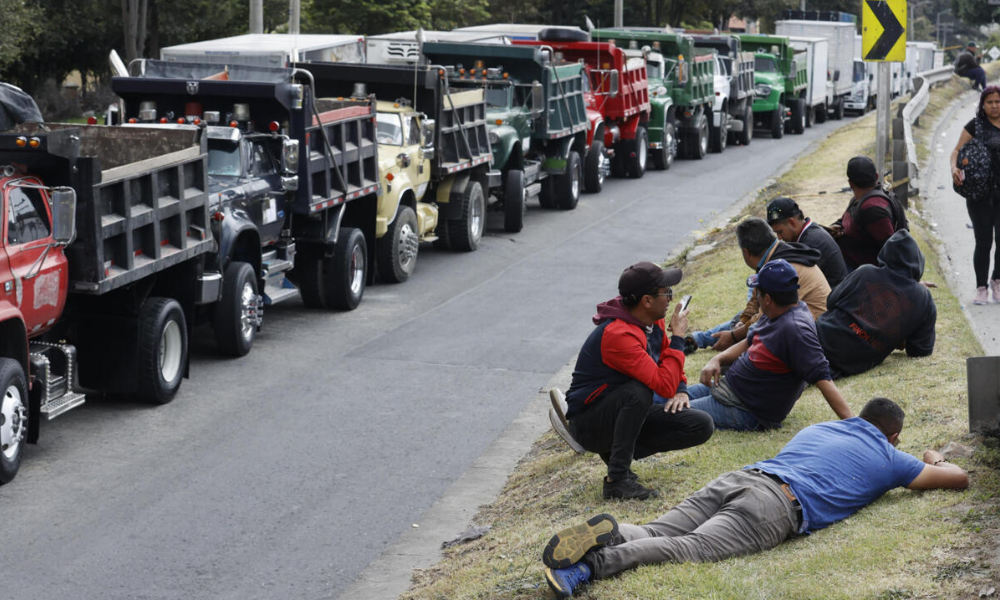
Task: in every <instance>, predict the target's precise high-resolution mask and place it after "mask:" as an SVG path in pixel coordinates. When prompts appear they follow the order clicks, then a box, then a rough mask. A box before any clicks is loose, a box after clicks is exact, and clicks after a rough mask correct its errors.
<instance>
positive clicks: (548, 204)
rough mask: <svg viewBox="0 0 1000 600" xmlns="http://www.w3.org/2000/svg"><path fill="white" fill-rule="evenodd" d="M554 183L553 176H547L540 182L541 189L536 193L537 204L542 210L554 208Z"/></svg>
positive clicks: (554, 177) (554, 178)
mask: <svg viewBox="0 0 1000 600" xmlns="http://www.w3.org/2000/svg"><path fill="white" fill-rule="evenodd" d="M555 183H556V176H555V175H549V176H548V177H546V178H545V179H543V180H542V189H541V191H539V192H538V204H539V206H541V207H542V208H547V209H552V208H555V207H556V191H555Z"/></svg>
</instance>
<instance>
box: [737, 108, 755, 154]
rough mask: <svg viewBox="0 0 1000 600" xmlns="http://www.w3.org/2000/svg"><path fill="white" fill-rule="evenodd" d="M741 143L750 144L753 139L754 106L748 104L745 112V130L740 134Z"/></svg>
mask: <svg viewBox="0 0 1000 600" xmlns="http://www.w3.org/2000/svg"><path fill="white" fill-rule="evenodd" d="M737 139H739V141H740V144H742V145H744V146H749V145H750V141H751V140H753V107H752V106H747V109H746V111H744V113H743V131H741V132H740V135H739V138H737Z"/></svg>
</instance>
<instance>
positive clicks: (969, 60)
mask: <svg viewBox="0 0 1000 600" xmlns="http://www.w3.org/2000/svg"><path fill="white" fill-rule="evenodd" d="M955 74H956V75H958V76H959V77H965V78H967V79H971V80H972V82H973V83H975V84H976V85H977V86H978V87H979V89H980V90H984V89H986V71H984V70H983V68H982V67H980V66H979V61H978V60H977V59H976V42H969V44H968V45H967V46H966V47H965V50H963V51H962V52H960V53H959V54H958V58H957V59H956V60H955Z"/></svg>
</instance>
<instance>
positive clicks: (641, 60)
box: [0, 11, 934, 483]
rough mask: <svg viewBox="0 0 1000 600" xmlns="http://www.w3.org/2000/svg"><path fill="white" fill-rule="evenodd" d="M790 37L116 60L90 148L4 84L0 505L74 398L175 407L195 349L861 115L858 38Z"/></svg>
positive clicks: (280, 46)
mask: <svg viewBox="0 0 1000 600" xmlns="http://www.w3.org/2000/svg"><path fill="white" fill-rule="evenodd" d="M785 16H786V18H785V19H783V20H781V21H778V22H777V23H776V31H777V32H778V34H780V35H750V34H724V33H721V34H720V33H718V32H694V31H687V32H685V31H679V30H672V29H669V28H650V27H625V28H602V29H595V30H593V31H589V32H586V31H583V30H581V29H577V28H573V27H549V26H542V25H509V24H498V25H486V26H478V27H470V28H466V29H463V30H457V31H454V32H424V31H420V32H403V33H397V34H390V35H386V36H375V37H371V38H368V39H367V41H366V40H365V39H364V38H362V37H358V36H295V37H292V36H241V37H240V38H230V39H227V40H212V41H208V42H199V43H197V44H190V45H186V46H179V47H173V48H166V49H164V50H163V54H162V57H161V58H162V60H140V61H136V62H135V63H133V64H132V65H129V67H127V68H126V67H125V66H124V65H121V64H120V61H117V62H116V61H115V60H113V61H112V63H113V64H118V67H117V68H116V76H115V77H113V78H112V83H111V86H112V89H113V91H114V92H115V94H117V95H118V97H119V98H120V100H119V101H118V102H117V103H116V104H115V105H114V106H113V107H112V108H111V109H109V112H108V116H107V118H106V122H105V124H104V125H98V124H96V119H92V122H91V123H90V124H88V125H67V124H45V123H43V122H42V118H41V115H40V113H39V112H38V110H37V107H35V106H34V103H33V101H32V100H31V99H30V98H28V97H27V96H25V95H24V94H23V92H21V91H20V90H18V89H17V88H13V87H12V86H7V85H3V84H0V106H2V108H3V110H2V111H0V112H2V113H3V115H4V116H6V117H7V119H5V121H7V122H8V125H9V126H8V127H7V128H6V130H5V131H3V132H0V187H2V191H3V203H4V211H5V212H6V214H7V216H8V217H7V219H6V220H5V221H4V222H5V225H4V227H5V233H4V235H3V238H2V243H3V252H2V253H0V260H2V266H0V282H2V285H3V298H2V299H0V388H2V390H3V391H4V394H3V396H2V404H0V483H6V482H8V481H10V480H11V479H12V478H13V477H14V476H15V474H16V473H17V471H18V468H19V466H20V463H21V457H22V454H23V450H24V445H25V444H26V443H33V442H35V441H37V439H38V436H39V425H40V422H41V420H42V418H43V417H45V418H47V419H52V418H54V417H57V416H59V415H61V414H64V413H65V412H66V411H69V410H71V409H72V408H74V407H76V406H79V405H80V404H82V403H83V402H84V401H85V399H86V396H87V395H88V394H126V395H133V396H137V397H138V398H140V399H142V400H144V401H147V402H151V403H166V402H169V401H170V400H171V399H172V398H173V397H174V396H175V394H176V393H177V390H178V389H179V387H180V385H181V381H182V380H183V379H184V378H185V377H186V376H187V374H188V369H189V362H190V355H189V351H188V348H189V341H190V337H191V335H192V332H193V328H194V327H195V326H196V325H208V326H210V327H211V330H212V331H213V332H214V337H215V344H216V347H217V349H218V351H219V352H220V353H222V354H225V355H229V356H242V355H245V354H247V353H248V352H249V351H250V350H251V348H252V346H253V342H254V338H255V336H256V335H257V334H258V332H259V331H260V327H261V324H262V323H263V319H264V316H265V314H266V311H267V309H268V307H269V306H272V305H274V304H276V303H278V302H282V301H283V300H286V299H288V298H292V297H295V296H298V297H300V298H301V299H302V303H303V304H304V305H305V306H306V307H309V308H317V309H335V310H350V309H354V308H356V307H357V306H358V305H359V304H360V303H361V301H362V298H363V296H364V292H365V288H366V286H367V285H370V284H372V283H373V282H374V281H376V280H379V281H383V282H391V283H400V282H404V281H406V280H407V279H408V278H409V277H411V276H412V275H413V274H414V270H415V268H416V265H417V258H418V256H419V254H420V253H421V252H423V251H425V250H426V249H428V248H429V247H431V246H433V247H434V248H441V249H446V250H452V251H458V252H468V251H473V250H476V248H477V247H478V246H479V244H480V241H481V239H482V237H483V234H484V230H485V227H486V223H487V218H488V215H489V213H491V212H494V211H495V212H499V213H501V214H502V223H503V229H504V231H506V232H508V233H516V232H518V231H520V230H521V229H522V228H523V227H525V225H526V224H525V215H526V206H527V204H528V202H530V201H533V199H534V198H537V199H538V203H539V204H540V205H541V207H543V208H548V209H561V210H572V209H573V208H575V207H576V206H577V203H578V202H579V201H580V198H581V193H582V192H584V191H585V192H589V193H600V192H601V190H602V188H603V187H604V184H605V181H606V178H607V177H628V178H639V177H643V175H644V174H645V173H646V171H647V168H653V169H656V170H666V169H669V168H670V167H671V165H672V164H673V162H674V160H675V158H686V159H694V160H699V159H702V158H704V157H705V155H706V154H707V153H709V152H723V151H724V150H725V149H726V148H727V146H730V145H740V146H746V145H749V144H750V143H751V142H752V140H753V136H754V133H755V132H765V133H767V134H769V135H770V136H772V137H775V138H780V137H782V136H783V135H784V134H785V133H793V134H800V133H803V131H804V130H805V129H806V128H807V127H810V126H811V125H812V123H813V122H823V121H825V120H826V119H827V118H834V119H839V118H842V117H843V115H844V111H845V110H848V109H854V110H856V111H857V112H860V113H863V112H866V111H867V110H868V109H869V108H870V107H871V106H873V99H872V98H873V95H872V90H871V88H870V86H869V84H870V82H871V79H872V78H871V77H870V74H869V73H868V70H867V64H866V63H861V67H860V68H859V67H858V61H857V58H856V57H857V56H858V53H859V50H858V48H856V47H855V45H856V38H855V23H854V21H853V18H849V17H850V15H843V14H842V13H830V14H827V13H822V14H821V13H816V14H807V13H798V12H795V11H793V12H792V13H789V14H787V15H785ZM920 50H921V52H914V56H915V57H918V58H920V61H923V62H926V61H927V60H933V59H934V52H933V48H931V49H930V52H926V50H928V49H927V48H920ZM366 51H367V56H366ZM932 66H933V65H928V64H921V63H920V62H918V61H917V60H916V59H915V60H914V63H913V64H912V65H911V64H910V63H909V62H908V63H906V65H905V67H904V68H905V71H900V80H901V81H902V80H903V79H904V77H903V74H904V73H905V74H906V75H907V76H908V75H910V74H912V73H911V72H918V71H923V70H927V69H929V68H931V67H932ZM905 91H906V90H905V87H902V86H900V87H899V89H898V92H899V93H903V92H905Z"/></svg>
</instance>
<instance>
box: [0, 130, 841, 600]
mask: <svg viewBox="0 0 1000 600" xmlns="http://www.w3.org/2000/svg"><path fill="white" fill-rule="evenodd" d="M845 123H846V121H845ZM837 126H838V123H834V122H828V123H826V124H824V125H817V126H816V127H814V128H812V129H810V130H807V133H806V135H804V136H786V137H785V139H783V140H771V139H767V138H758V139H755V140H754V142H753V144H752V145H751V146H750V147H749V148H730V149H728V150H727V151H726V153H725V154H723V155H721V156H719V155H710V156H708V157H707V158H706V159H705V160H704V161H684V162H677V163H675V165H674V167H673V169H672V170H671V171H669V172H667V173H660V172H650V173H648V174H647V176H646V177H645V178H644V179H642V180H638V181H609V182H608V185H607V187H606V189H605V191H604V193H602V194H601V195H599V196H585V197H584V198H583V199H582V201H581V203H580V206H579V207H578V209H577V210H575V211H572V212H568V213H564V212H549V211H542V210H540V209H535V207H532V210H530V211H529V214H528V219H527V224H526V228H525V230H524V231H523V232H522V233H520V234H518V235H516V236H509V235H504V234H502V233H500V232H499V231H496V230H495V231H494V232H493V233H491V234H490V235H488V236H487V237H486V238H485V240H484V242H483V245H482V247H481V248H480V250H479V251H478V252H475V253H471V254H449V253H437V252H433V251H427V252H422V253H421V255H420V259H419V265H418V267H417V272H416V274H415V276H414V278H413V279H412V280H411V281H410V282H408V283H406V284H403V285H382V286H377V287H374V288H371V289H369V290H368V292H367V293H366V295H365V299H364V302H363V304H362V305H361V307H360V308H359V309H358V310H356V311H354V312H351V313H344V314H331V313H322V312H315V311H308V310H304V309H303V308H302V307H301V306H300V305H299V304H298V303H297V302H291V303H288V304H283V305H280V306H278V307H275V308H273V309H271V310H269V311H268V313H267V315H266V319H265V329H264V331H263V332H262V333H261V335H260V337H259V338H258V339H257V342H256V345H255V348H254V350H253V352H252V353H251V354H250V356H248V357H246V358H244V359H242V360H238V361H229V360H220V359H217V358H214V357H213V356H212V352H211V346H210V344H209V343H207V342H203V343H201V344H200V346H199V349H198V353H197V356H196V359H195V361H194V363H193V367H192V378H191V380H189V381H187V382H185V384H184V386H183V387H182V389H181V392H180V394H179V395H178V396H177V398H176V399H175V400H174V401H173V403H171V404H169V405H167V406H163V407H157V408H150V407H146V406H142V405H139V404H133V403H129V402H123V401H111V400H96V401H90V402H88V403H87V404H86V405H85V406H84V407H82V408H80V409H78V410H76V411H73V412H71V413H69V414H67V415H65V416H64V417H60V418H59V419H57V420H56V421H53V422H51V423H45V424H44V425H43V430H42V443H41V444H40V445H38V446H33V447H29V449H28V450H27V452H26V455H25V462H24V465H23V466H22V469H21V472H20V474H19V475H18V477H17V479H16V480H15V481H14V483H13V484H11V485H7V486H4V487H3V488H0V523H3V528H2V530H3V534H2V537H0V539H2V540H3V544H2V546H0V564H3V565H4V587H5V588H6V589H8V590H17V594H18V595H19V596H21V597H25V598H37V599H42V600H44V599H56V598H77V599H85V598H101V599H111V598H115V599H117V598H123V599H124V598H129V599H137V598H180V597H187V598H233V599H240V600H245V599H248V598H279V597H280V598H303V599H310V600H313V599H316V598H331V597H336V596H337V594H338V593H339V592H341V591H342V590H343V589H344V588H345V587H346V586H347V585H348V584H349V583H350V582H351V580H352V579H354V577H355V576H356V575H357V574H358V573H359V572H360V571H361V570H362V569H363V568H364V567H365V565H367V564H368V563H369V562H370V561H371V560H372V559H374V558H375V557H377V556H378V555H379V554H380V553H381V552H382V551H383V550H384V549H385V548H386V547H387V546H388V545H389V544H391V543H392V541H393V540H395V539H396V538H397V537H398V536H399V534H400V532H402V531H405V530H406V529H407V528H409V527H410V526H411V524H412V523H414V522H417V521H418V520H419V517H420V515H421V513H422V512H423V511H424V510H425V509H426V508H427V507H429V506H430V505H431V504H432V503H433V502H434V501H435V499H436V498H438V497H439V496H440V495H441V493H442V492H443V491H444V490H446V489H447V488H448V487H449V486H450V485H451V484H452V483H453V482H454V481H455V480H456V479H457V478H458V477H459V475H461V474H462V473H463V472H464V471H465V470H466V469H467V468H468V467H469V465H470V464H471V463H472V461H473V460H474V459H475V458H476V457H477V456H478V455H479V454H480V453H481V452H482V451H483V450H484V449H485V448H487V447H488V446H489V445H490V443H491V442H492V440H493V439H494V438H495V437H496V436H497V435H498V434H499V432H501V431H502V430H503V429H504V427H505V426H506V425H507V424H508V423H509V422H510V421H511V419H513V418H514V417H515V416H516V415H517V414H518V413H519V412H520V411H521V409H522V408H523V407H524V406H525V405H526V404H527V402H528V401H529V400H530V399H531V398H532V396H533V395H534V394H535V393H536V392H537V390H538V389H539V387H541V386H542V385H544V384H545V382H546V381H548V379H549V378H550V377H551V376H552V374H553V373H555V372H556V371H558V370H559V368H560V367H561V366H562V365H563V364H564V363H565V362H566V361H567V360H569V359H570V357H572V356H573V355H574V354H575V352H576V351H577V349H578V346H579V344H580V343H581V341H582V340H583V338H584V337H585V336H586V334H587V333H588V332H589V331H590V329H591V327H592V325H591V323H590V316H591V314H592V313H593V309H594V305H595V304H596V303H597V302H599V301H603V300H605V299H607V298H610V297H612V296H614V295H615V294H616V291H615V287H616V281H617V277H618V274H619V273H620V272H621V269H622V268H623V267H625V266H627V265H628V264H631V263H632V262H635V261H637V260H642V259H652V260H657V259H662V258H664V257H665V256H666V255H667V254H668V253H669V251H670V250H671V249H672V248H673V247H674V246H676V245H677V244H678V243H679V242H680V241H681V240H682V239H684V237H685V236H687V235H688V234H689V232H691V231H692V230H696V229H698V228H699V227H703V226H704V225H702V224H700V223H699V219H705V222H706V223H707V222H708V221H709V220H710V219H711V217H712V213H713V212H715V211H721V210H723V209H725V208H726V207H728V206H730V205H731V204H732V203H733V202H735V201H737V200H738V199H740V198H742V197H744V196H745V195H747V194H749V193H751V192H753V191H754V190H755V189H756V188H757V187H759V186H760V185H762V184H763V183H765V181H766V180H767V179H768V178H769V177H771V176H772V175H774V174H775V173H776V172H778V171H779V170H781V169H782V168H783V167H784V165H785V164H786V163H787V162H788V161H789V160H790V159H792V158H793V157H795V156H796V155H798V154H799V153H801V152H802V151H803V150H804V149H805V148H806V147H807V146H809V144H810V143H812V142H814V141H816V140H818V139H821V138H822V137H824V136H825V135H827V134H828V133H829V132H830V131H832V130H833V129H834V128H836V127H837ZM203 338H204V336H203ZM206 339H207V338H206Z"/></svg>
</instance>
